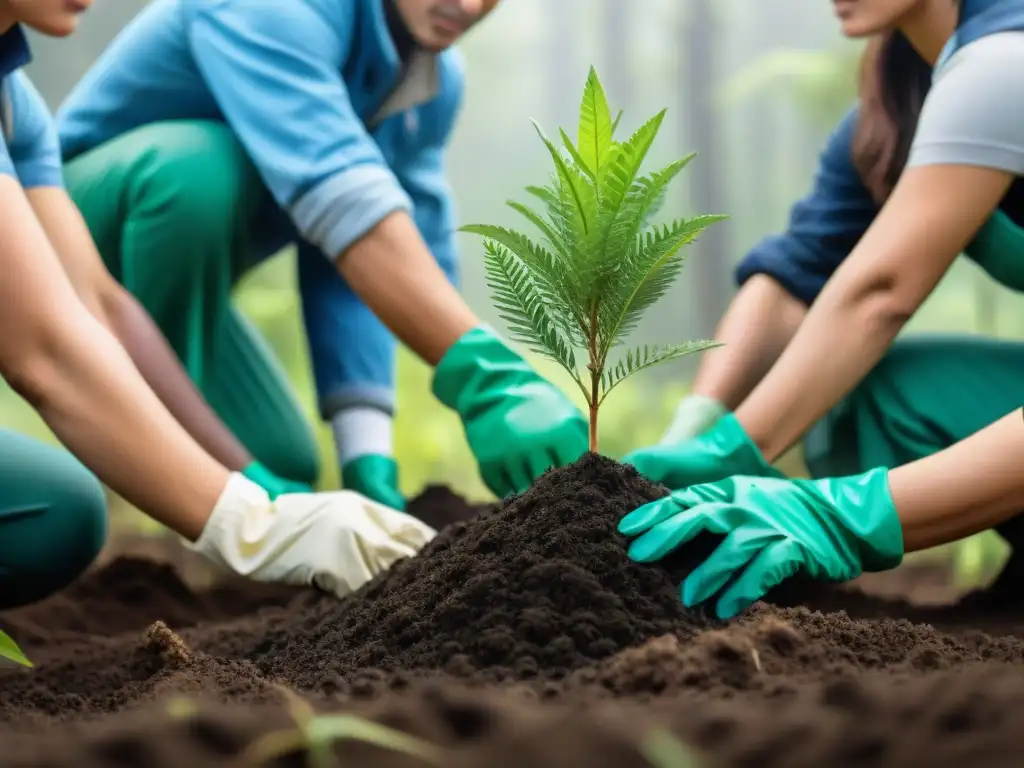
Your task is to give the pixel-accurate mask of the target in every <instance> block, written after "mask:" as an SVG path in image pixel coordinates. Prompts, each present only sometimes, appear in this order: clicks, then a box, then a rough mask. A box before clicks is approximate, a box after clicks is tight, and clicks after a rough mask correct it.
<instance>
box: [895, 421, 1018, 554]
mask: <svg viewBox="0 0 1024 768" xmlns="http://www.w3.org/2000/svg"><path fill="white" fill-rule="evenodd" d="M1021 467H1024V412H1022V411H1021V410H1020V409H1018V410H1016V411H1014V412H1013V413H1011V414H1009V415H1008V416H1004V417H1003V418H1002V419H1000V420H999V421H997V422H995V423H994V424H991V425H989V426H988V427H985V429H983V430H981V431H979V432H976V433H975V434H973V435H971V436H970V437H968V438H967V439H965V440H961V441H960V442H959V443H956V444H954V445H953V446H951V447H949V448H947V449H946V450H944V451H940V452H939V453H936V454H933V455H931V456H929V457H927V458H924V459H920V460H918V461H915V462H912V463H910V464H906V465H904V466H902V467H899V468H897V469H894V470H892V471H891V472H890V473H889V488H890V490H891V492H892V497H893V501H894V503H895V506H896V511H897V513H898V514H899V517H900V522H901V523H902V524H903V539H904V546H905V549H906V551H907V552H914V551H917V550H921V549H927V548H928V547H934V546H937V545H939V544H945V543H948V542H951V541H957V540H959V539H963V538H965V537H967V536H971V535H973V534H975V533H979V532H981V531H985V530H989V529H990V528H993V527H995V526H996V525H998V524H999V523H1002V522H1005V521H1006V520H1008V519H1010V518H1011V517H1014V516H1015V515H1018V514H1020V512H1021V510H1022V509H1024V472H1022V471H1021Z"/></svg>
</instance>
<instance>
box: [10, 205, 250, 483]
mask: <svg viewBox="0 0 1024 768" xmlns="http://www.w3.org/2000/svg"><path fill="white" fill-rule="evenodd" d="M26 195H27V196H28V199H29V202H30V203H31V204H32V208H33V210H35V213H36V217H37V218H38V219H39V222H40V223H41V224H42V226H43V229H44V231H45V232H46V235H47V238H48V239H49V241H50V243H51V244H52V245H53V248H54V250H55V251H56V252H57V255H58V256H59V258H60V260H61V263H62V264H63V265H64V269H65V271H66V272H67V273H68V276H69V277H70V278H71V283H72V285H73V286H74V288H75V290H76V291H77V293H78V295H79V297H80V298H81V299H82V301H83V302H84V303H85V305H86V307H87V308H88V309H89V311H90V312H92V314H93V316H95V317H96V318H97V319H98V320H99V321H100V322H101V323H103V325H104V326H106V328H107V330H109V331H110V332H111V333H113V334H114V335H115V336H116V337H117V338H118V340H119V341H120V342H121V345H122V346H123V347H124V348H125V350H126V351H127V352H128V354H129V356H130V357H131V359H132V362H134V363H135V367H136V368H137V369H138V370H139V373H141V374H142V377H143V379H145V381H146V383H147V384H149V386H150V387H151V388H152V390H153V391H154V392H155V393H156V395H157V396H158V397H159V398H160V400H161V401H162V402H163V404H164V405H165V406H166V407H167V410H169V411H170V412H171V415H172V416H174V417H175V418H176V419H177V420H178V422H179V423H180V424H181V425H182V426H183V427H184V428H185V429H186V431H187V432H188V433H189V434H190V435H192V437H193V438H195V440H196V441H197V442H198V443H199V444H200V445H201V446H202V447H203V448H205V449H206V450H207V451H208V452H209V453H210V454H211V455H212V456H213V457H214V458H215V459H217V460H218V461H219V462H220V463H221V464H223V465H224V466H225V467H227V468H228V469H231V470H241V469H244V468H245V467H246V466H247V465H248V464H249V463H250V462H251V461H252V457H251V455H250V454H249V452H248V451H247V450H246V449H245V447H244V446H243V445H242V444H241V443H240V442H239V441H238V439H237V438H236V437H235V436H234V435H233V434H232V433H231V431H230V430H229V429H228V428H227V427H226V426H225V425H224V423H223V422H222V421H221V420H220V418H219V417H218V416H217V414H216V413H214V412H213V409H211V408H210V406H209V405H208V404H207V402H206V401H205V400H204V399H203V396H202V394H201V393H200V392H199V390H198V389H197V388H196V386H195V385H194V384H193V382H192V380H191V379H190V378H189V376H188V374H187V373H186V371H185V369H184V368H183V367H182V366H181V363H180V362H179V361H178V358H177V355H175V353H174V350H173V349H171V346H170V344H168V343H167V340H166V339H165V338H164V336H163V334H162V333H161V332H160V329H159V328H157V326H156V324H155V323H154V322H153V319H152V318H151V317H150V316H149V313H147V312H146V310H145V309H144V308H143V307H142V305H141V304H139V303H138V301H136V300H135V297H134V296H132V295H131V294H130V293H129V292H128V291H127V290H125V289H124V288H123V287H122V286H121V285H120V284H119V283H118V282H117V281H116V280H114V279H113V277H112V276H111V275H110V273H109V272H108V271H107V268H106V267H105V266H104V264H103V260H102V258H101V257H100V255H99V253H98V252H97V251H96V246H95V244H94V243H93V240H92V235H91V234H90V233H89V228H88V226H87V225H86V223H85V221H84V220H83V219H82V216H81V214H80V213H79V211H78V209H77V208H76V207H75V204H74V203H73V202H72V200H71V198H70V197H68V194H67V192H65V191H64V190H63V189H58V188H56V187H39V188H36V189H30V190H28V191H27V192H26Z"/></svg>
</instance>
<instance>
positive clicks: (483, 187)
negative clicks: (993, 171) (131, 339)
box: [0, 0, 1024, 562]
mask: <svg viewBox="0 0 1024 768" xmlns="http://www.w3.org/2000/svg"><path fill="white" fill-rule="evenodd" d="M340 1H341V0H339V2H340ZM144 5H145V2H143V0H114V1H112V0H100V2H97V3H96V4H95V6H94V7H93V9H92V10H91V11H90V12H89V13H88V14H87V15H86V17H85V18H84V20H83V22H82V24H81V27H80V30H79V32H78V33H77V34H76V35H75V36H74V37H72V38H71V39H68V40H59V41H58V40H49V39H40V38H38V36H37V37H36V39H34V41H33V42H34V48H35V53H36V60H35V62H34V63H33V64H32V65H31V66H30V69H29V72H30V75H31V76H32V77H33V79H34V81H35V83H36V85H37V86H38V87H39V88H40V90H41V91H42V93H43V95H44V96H45V98H46V99H47V100H48V102H49V103H50V105H51V106H52V107H54V108H55V107H57V106H58V105H59V103H60V101H61V99H62V98H63V97H64V95H65V94H66V93H67V92H68V90H69V89H70V87H71V86H72V85H73V84H74V82H75V81H76V80H77V79H78V78H79V77H80V76H81V75H82V73H83V72H84V71H85V70H86V68H87V67H88V66H89V65H90V64H91V63H92V61H93V60H94V59H95V58H96V56H97V55H98V54H99V53H100V52H101V51H102V50H103V48H104V47H105V46H106V45H107V43H108V42H109V41H110V40H111V39H112V37H113V36H114V35H116V34H117V32H118V31H119V30H120V28H121V27H122V26H123V25H124V24H125V23H126V22H127V21H128V20H129V19H130V18H131V17H132V16H133V15H134V14H135V13H137V12H138V10H139V9H140V8H142V7H143V6H144ZM282 12H286V9H285V7H284V6H283V7H282ZM461 49H462V50H463V52H464V55H465V57H466V59H467V62H468V73H467V79H468V82H467V97H466V102H465V108H464V111H463V114H462V116H461V121H460V123H459V126H458V129H457V131H456V134H455V137H454V140H453V142H452V146H451V151H450V156H449V167H450V174H451V179H452V182H453V184H454V188H455V191H456V196H457V200H458V203H459V206H460V212H461V216H462V219H463V220H464V221H466V222H469V221H472V222H487V223H499V224H501V223H516V224H517V225H518V224H519V223H520V222H519V221H518V220H517V219H516V218H514V217H515V214H514V213H513V212H511V211H509V210H508V209H507V208H505V206H504V201H505V200H507V199H508V198H510V197H520V198H521V195H522V189H523V187H524V186H526V185H528V184H537V183H542V182H543V181H544V180H545V179H546V176H547V174H548V172H549V163H550V159H549V158H547V156H546V153H545V151H544V149H543V146H542V145H541V144H540V142H539V140H538V139H537V136H536V134H535V133H534V131H533V128H532V126H531V125H530V120H531V119H536V120H538V121H539V123H540V124H541V125H542V126H543V127H544V128H545V129H546V130H547V131H548V132H549V133H551V132H554V131H555V130H556V129H557V128H558V127H559V126H564V127H566V128H567V129H574V128H575V125H576V114H577V109H578V98H579V95H580V93H581V91H582V86H583V83H584V81H585V78H586V72H587V69H588V67H589V66H591V65H594V66H595V67H596V68H597V71H598V73H599V75H600V77H601V79H602V81H603V83H604V85H605V87H606V89H607V91H608V93H609V99H610V101H611V102H612V108H613V109H617V108H622V109H624V110H625V115H624V117H623V123H622V126H621V128H620V132H624V131H628V130H631V129H632V128H633V127H635V126H636V125H638V124H639V123H640V122H642V121H643V120H645V119H646V118H648V117H650V116H651V115H653V114H654V113H655V112H657V111H658V110H660V109H662V108H668V115H667V118H666V122H665V125H664V127H663V129H662V132H661V134H660V135H659V139H658V141H657V142H656V144H655V146H654V148H653V150H652V153H651V163H652V164H656V163H662V162H664V163H667V162H669V161H671V160H674V159H676V158H677V157H680V156H682V155H684V154H687V153H689V152H691V151H695V152H697V153H699V154H698V157H697V158H696V159H695V160H694V161H693V163H691V165H690V166H689V167H688V168H687V170H686V171H685V172H684V173H683V175H682V176H681V177H680V178H679V179H678V180H677V181H676V183H675V185H674V187H673V190H672V197H671V198H670V199H669V201H668V202H667V204H666V206H665V209H664V211H663V213H664V214H665V215H669V214H672V215H692V214H694V213H727V214H729V215H730V216H731V219H730V220H728V221H726V222H723V223H720V224H716V225H715V226H714V227H713V228H712V229H711V230H709V231H708V232H707V233H706V234H705V235H704V236H703V237H702V238H701V240H700V241H699V242H698V243H697V244H696V245H695V246H693V247H692V249H691V252H690V257H689V261H688V264H687V267H686V270H685V271H684V273H683V278H682V279H681V280H680V282H679V284H678V285H677V287H676V288H675V289H674V293H673V294H672V295H671V296H670V297H669V298H668V299H667V300H666V301H664V302H663V303H662V304H661V305H659V306H657V307H655V308H654V309H653V310H652V311H651V312H650V314H649V316H648V317H647V320H646V322H645V323H644V324H643V325H642V326H641V327H640V328H639V329H638V330H637V332H636V336H637V339H638V340H643V341H645V342H667V341H674V340H683V339H691V338H709V337H710V335H711V334H712V333H713V330H714V327H715V324H716V322H717V320H718V318H719V316H720V315H721V313H722V311H723V309H724V308H725V306H726V304H727V302H728V301H729V298H730V296H731V295H732V292H733V291H734V284H733V280H732V271H733V268H734V265H735V264H736V262H737V261H738V260H739V259H740V258H741V257H742V256H743V254H744V253H745V252H746V250H747V249H749V248H750V247H751V246H752V245H753V244H754V243H755V242H756V241H757V240H759V239H760V238H761V237H763V236H765V235H766V234H769V233H772V232H775V231H778V230H780V229H781V228H783V227H784V226H785V224H786V219H787V215H788V210H789V206H790V205H791V204H792V203H793V202H794V201H795V200H796V199H797V198H799V197H800V196H802V195H804V194H805V193H806V191H807V190H808V188H809V185H810V182H811V178H812V175H813V173H814V170H815V167H816V163H817V157H818V153H819V152H820V151H821V148H822V146H823V143H824V140H825V138H826V136H827V134H828V132H829V130H830V129H831V127H832V126H833V125H834V123H835V122H836V121H837V120H838V118H839V117H840V116H841V115H842V113H843V112H844V111H845V110H846V109H847V108H848V107H849V105H850V103H851V101H852V99H853V98H854V95H855V92H856V72H857V59H858V56H859V52H860V45H859V44H854V43H850V42H848V41H845V40H844V39H843V38H842V37H841V36H840V34H839V31H838V26H837V24H836V22H835V20H834V18H833V16H832V12H831V5H830V4H829V3H826V2H822V1H821V0H772V2H770V3H767V2H751V0H554V2H552V0H504V2H503V3H502V4H501V5H499V7H498V9H497V10H496V11H495V13H494V14H493V16H492V17H491V18H489V19H488V20H487V21H486V22H485V23H483V24H482V25H481V26H480V27H479V28H478V29H476V30H474V31H473V32H472V33H471V34H470V35H469V36H468V37H467V38H466V39H465V40H464V41H463V42H462V43H461ZM570 133H573V134H574V133H575V131H574V130H571V131H570ZM461 244H462V262H463V289H464V292H465V295H466V296H467V298H468V300H469V302H470V304H471V305H472V306H473V308H474V309H475V310H477V311H478V312H479V313H480V314H481V315H482V316H483V317H484V318H485V319H486V320H488V321H490V322H495V323H500V321H499V320H498V319H497V318H496V317H495V315H494V313H493V311H491V309H490V301H489V295H488V291H487V288H486V286H485V284H484V280H483V269H482V253H481V251H480V247H479V242H478V240H476V239H475V238H473V237H471V236H468V235H467V236H464V239H463V240H462V243H461ZM237 300H238V302H239V304H240V306H241V307H242V308H243V310H244V311H245V312H246V313H247V314H248V315H249V316H250V317H251V318H253V319H254V320H255V321H256V322H257V323H258V324H259V326H260V327H261V328H262V330H263V331H264V333H265V334H266V336H267V339H268V341H269V342H270V343H271V344H272V345H273V347H274V348H275V349H276V350H277V352H278V353H279V355H280V356H281V359H282V361H283V363H284V364H285V366H286V368H287V370H288V371H289V373H290V375H291V377H292V379H293V381H294V382H295V385H296V388H297V390H298V392H299V394H300V396H301V397H302V398H303V401H304V402H305V403H306V405H307V408H308V413H309V416H310V420H311V421H313V422H316V421H317V419H316V416H315V408H314V396H313V387H312V384H311V379H310V374H309V370H308V359H307V352H306V347H305V338H304V335H303V330H302V327H301V323H300V320H299V304H298V301H299V300H298V296H297V294H296V291H295V271H294V263H293V255H292V253H291V252H290V251H285V252H282V253H281V254H280V255H278V256H277V257H275V258H273V259H271V260H270V261H268V262H266V263H265V264H263V265H262V266H261V267H259V268H258V269H256V270H254V271H253V272H252V273H250V274H249V275H248V276H247V277H246V278H245V279H244V281H243V282H242V283H241V284H240V285H239V286H238V289H237ZM1020 308H1021V298H1020V297H1019V296H1015V295H1013V294H1010V293H1009V292H1007V291H1005V290H1003V289H1002V288H1000V287H998V286H996V285H995V284H994V283H992V282H991V281H990V280H989V279H988V278H987V277H986V276H984V275H983V274H982V273H981V272H980V270H978V269H977V268H975V267H974V266H973V265H971V264H968V263H966V262H965V261H964V260H961V262H960V263H958V264H957V265H956V266H955V267H954V269H953V270H952V271H951V272H950V274H949V275H948V276H947V278H946V279H945V280H944V282H943V284H942V285H941V287H940V289H939V290H938V291H937V292H936V293H935V294H934V295H933V296H932V298H931V299H930V300H929V302H928V304H927V306H926V307H925V309H924V310H923V311H922V312H921V313H919V315H918V316H917V317H916V318H915V320H914V321H913V323H912V325H911V327H910V328H909V329H908V332H914V331H920V330H943V331H971V332H984V333H988V334H994V335H1000V336H1011V337H1022V336H1024V312H1021V311H1020ZM851 332H856V331H855V330H851ZM836 341H837V345H841V343H842V340H840V339H837V340H836ZM695 363H696V360H695V359H692V358H691V359H690V360H687V361H682V362H679V363H673V364H668V365H666V366H664V367H660V368H657V369H652V370H650V371H646V372H644V373H642V374H641V375H639V376H637V377H636V378H635V379H633V380H632V381H631V382H630V383H627V384H626V385H625V386H623V387H622V388H621V389H619V390H618V391H617V392H616V394H615V395H614V396H613V397H612V398H610V399H609V403H608V406H607V412H608V414H607V416H604V417H603V425H602V438H603V439H602V443H603V450H604V451H605V452H607V453H609V454H611V455H614V456H619V455H621V454H622V453H624V452H625V451H627V450H629V449H630V448H633V447H636V446H637V445H640V444H642V443H645V442H650V441H653V440H655V439H657V437H658V436H659V434H660V432H661V430H662V429H663V428H664V426H665V424H666V422H667V419H668V418H669V415H670V412H671V409H672V407H673V405H674V404H675V402H676V401H677V400H678V398H679V397H680V396H681V395H682V394H684V393H685V391H686V387H687V381H688V379H689V377H690V375H691V374H692V371H693V366H694V365H695ZM549 370H550V368H548V367H546V366H545V371H549ZM554 376H555V378H556V379H558V380H559V381H560V382H561V381H565V378H564V377H559V376H558V375H557V374H554ZM400 382H401V383H400V404H399V415H398V422H397V438H396V439H397V446H398V454H399V459H400V461H401V466H402V472H403V488H404V490H405V491H406V492H407V493H410V494H412V493H415V492H417V491H418V490H419V489H421V488H422V487H423V486H424V485H425V484H428V483H447V484H450V485H451V486H453V487H454V488H456V489H457V490H459V491H461V492H463V493H466V494H469V495H471V496H475V497H484V496H486V491H485V489H484V488H483V486H482V485H481V484H480V482H479V480H478V479H477V477H476V472H475V467H474V464H473V461H472V459H471V457H470V454H469V452H468V450H467V448H466V445H465V441H464V439H463V437H462V431H461V428H460V426H459V424H458V421H457V420H456V419H455V418H454V417H453V416H451V415H450V414H448V413H446V412H445V411H444V409H443V408H442V407H441V406H440V405H439V404H438V403H437V402H436V401H435V400H434V399H433V397H432V396H431V394H430V391H429V375H428V372H427V371H426V370H425V369H424V367H423V366H422V365H421V364H420V363H419V362H418V361H416V360H414V359H413V358H411V356H409V355H408V354H404V353H403V355H402V357H401V362H400ZM0 423H2V424H3V425H4V426H7V427H11V428H14V429H19V430H22V431H24V432H27V433H30V434H33V435H36V436H39V437H41V438H43V439H46V440H53V437H52V435H50V433H49V431H48V430H47V429H46V427H45V425H44V424H42V422H41V421H40V420H39V419H38V417H36V416H35V415H34V414H33V413H32V412H31V411H30V410H29V409H28V408H27V407H26V406H25V404H24V403H22V402H21V401H20V400H19V398H18V397H17V396H16V395H14V394H13V393H11V392H10V391H9V390H6V391H4V392H3V393H0ZM320 437H321V441H320V442H321V446H322V448H323V458H324V461H323V467H324V470H323V475H322V479H321V485H322V487H324V488H334V487H337V484H338V479H337V471H336V469H335V467H334V463H335V460H334V454H333V448H332V446H331V441H330V438H329V434H328V432H327V430H326V429H324V428H323V427H322V425H320ZM792 466H793V468H794V471H799V459H798V457H795V458H793V463H792ZM964 551H965V552H966V553H967V554H965V555H962V557H966V558H967V559H968V560H971V562H974V561H976V560H977V559H978V557H979V556H980V555H979V552H981V550H979V549H977V548H974V549H971V548H966V549H964Z"/></svg>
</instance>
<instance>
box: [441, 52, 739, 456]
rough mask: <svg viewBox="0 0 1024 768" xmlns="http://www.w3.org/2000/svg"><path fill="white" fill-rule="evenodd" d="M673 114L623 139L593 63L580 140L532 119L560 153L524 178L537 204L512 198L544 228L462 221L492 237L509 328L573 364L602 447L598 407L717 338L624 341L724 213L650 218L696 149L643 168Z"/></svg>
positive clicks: (489, 266)
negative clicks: (544, 170)
mask: <svg viewBox="0 0 1024 768" xmlns="http://www.w3.org/2000/svg"><path fill="white" fill-rule="evenodd" d="M619 114H620V116H621V113H619ZM664 117H665V111H664V110H662V111H661V112H659V113H658V114H657V115H655V116H654V117H652V118H651V119H649V120H648V121H647V122H645V123H644V124H643V125H641V126H640V127H639V128H638V129H637V130H636V131H635V132H634V133H633V135H631V136H629V137H628V138H626V139H625V140H623V141H617V140H616V139H615V129H616V128H617V126H618V122H619V117H615V118H614V119H613V118H612V115H611V111H610V109H609V107H608V101H607V98H606V97H605V92H604V89H603V88H602V86H601V83H600V80H599V79H598V77H597V74H596V72H595V71H594V69H593V68H591V69H590V72H589V75H588V77H587V82H586V86H585V88H584V91H583V98H582V100H581V103H580V115H579V126H578V128H577V134H576V140H575V142H574V141H573V140H572V138H571V137H570V136H569V135H568V134H567V133H566V132H565V131H564V130H560V131H559V141H560V143H559V144H556V143H555V141H553V140H552V139H551V138H549V137H548V136H546V135H545V134H544V132H543V130H541V128H540V127H539V126H538V125H537V124H536V123H534V126H535V128H536V130H537V133H538V135H539V136H540V138H541V141H543V143H544V146H545V147H546V148H547V151H548V154H549V155H550V157H551V160H552V162H553V164H554V174H553V175H552V178H551V181H550V182H549V183H548V184H547V185H546V186H543V187H538V186H531V187H527V189H526V191H527V192H528V193H529V194H530V195H531V196H532V197H534V198H535V199H536V200H537V201H538V202H539V206H538V209H534V208H530V207H528V206H527V205H524V204H522V203H520V202H516V201H509V203H508V205H509V206H510V207H511V208H512V209H513V210H515V211H516V212H518V213H519V214H521V215H522V216H523V217H524V218H525V219H526V220H527V221H529V222H530V223H531V224H533V225H534V227H536V229H537V230H538V231H539V234H540V237H539V238H537V239H531V238H530V237H529V236H527V235H525V234H523V233H521V232H519V231H516V230H513V229H509V228H506V227H499V226H494V225H486V224H473V225H467V226H464V227H462V228H461V231H463V232H470V233H473V234H477V235H481V236H482V237H483V238H484V254H485V266H486V273H487V282H488V285H489V286H490V288H491V292H492V297H493V299H494V302H495V305H496V307H497V309H498V312H499V314H500V316H501V317H502V319H503V320H505V322H506V323H507V324H508V328H509V332H510V334H511V336H512V338H513V339H514V340H516V341H519V342H521V343H523V344H525V345H526V346H527V347H528V348H530V349H531V350H533V351H535V352H537V353H539V354H541V355H544V356H545V357H548V358H550V359H552V360H554V361H555V362H557V363H558V364H559V365H560V366H562V367H563V368H565V370H567V371H568V372H569V374H570V376H572V379H573V381H574V382H575V383H576V385H577V386H578V387H579V389H580V391H581V392H582V394H583V397H584V399H585V401H586V403H587V406H588V407H589V410H590V450H592V451H597V450H598V436H597V418H598V410H599V408H600V406H601V404H602V403H603V402H604V399H605V398H606V397H607V396H608V394H609V393H610V392H611V391H612V390H613V389H615V387H617V386H618V385H619V384H621V383H622V382H623V381H624V380H625V379H626V378H628V377H629V376H631V375H633V374H634V373H636V372H638V371H641V370H643V369H644V368H650V367H651V366H653V365H657V364H658V363H662V362H665V361H668V360H674V359H676V358H679V357H683V356H684V355H689V354H692V353H694V352H700V351H703V350H706V349H709V348H711V347H713V346H716V344H715V343H714V342H710V341H687V342H682V343H678V344H665V345H640V346H637V347H633V348H631V349H626V350H621V349H620V348H621V347H622V346H623V339H624V338H625V337H626V336H628V335H629V334H630V333H631V332H632V331H633V330H634V329H635V328H636V327H637V325H638V323H639V322H640V319H641V317H642V316H643V315H644V313H645V312H646V311H647V310H648V309H649V308H650V307H651V306H653V305H654V304H655V303H656V302H657V301H658V300H660V299H661V298H662V297H663V296H664V295H665V294H666V293H667V292H668V290H669V288H670V287H671V286H672V283H673V282H674V280H675V279H676V277H677V276H678V275H679V272H680V270H681V269H682V267H683V263H684V246H686V245H688V244H690V243H692V242H693V241H694V239H696V237H697V236H698V235H699V234H700V233H701V232H703V231H704V229H706V228H707V227H708V226H709V225H711V224H713V223H714V222H716V221H720V220H722V219H724V218H726V217H725V216H720V215H707V216H696V217H694V218H690V219H686V218H680V219H675V220H673V221H670V222H669V223H667V224H663V225H660V226H657V225H654V224H652V217H653V216H654V214H655V213H656V212H657V211H658V209H659V208H660V207H661V205H662V204H663V202H664V200H665V195H666V192H667V189H668V185H669V183H670V182H671V181H672V180H673V179H674V178H675V177H676V176H677V175H678V174H679V173H680V172H681V171H682V170H683V169H684V168H685V167H686V166H687V164H688V163H689V162H690V160H692V159H693V157H694V155H693V154H691V155H688V156H686V157H684V158H681V159H679V160H676V161H675V162H673V163H671V164H670V165H668V166H667V167H665V168H662V169H660V170H658V171H654V172H652V173H646V174H643V173H641V166H642V165H643V162H644V159H645V158H646V156H647V153H648V151H649V150H650V148H651V146H652V144H653V143H654V139H655V137H656V136H657V134H658V130H659V129H660V128H661V124H662V121H663V120H664ZM613 350H614V351H616V356H615V358H614V359H611V354H612V352H613ZM581 361H582V362H581Z"/></svg>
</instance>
